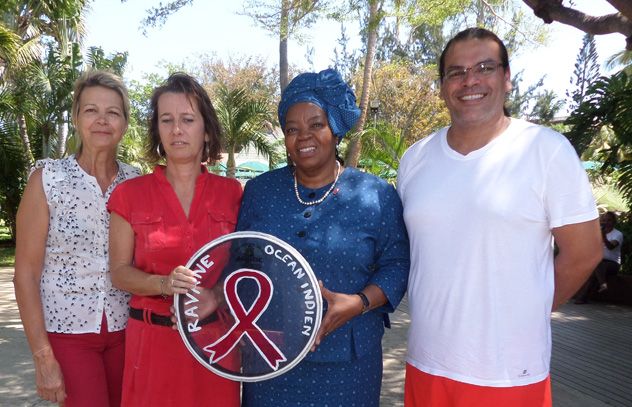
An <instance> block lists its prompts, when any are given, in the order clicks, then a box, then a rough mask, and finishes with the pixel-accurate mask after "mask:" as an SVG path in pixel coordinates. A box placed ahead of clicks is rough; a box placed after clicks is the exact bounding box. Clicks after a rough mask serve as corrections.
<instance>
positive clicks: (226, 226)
mask: <svg viewBox="0 0 632 407" xmlns="http://www.w3.org/2000/svg"><path fill="white" fill-rule="evenodd" d="M241 195H242V188H241V185H240V184H239V183H238V182H237V181H235V180H232V179H228V178H224V177H220V176H217V175H214V174H210V173H208V172H207V171H206V169H204V167H203V169H202V172H201V173H200V175H199V176H198V177H197V180H196V184H195V193H194V196H193V201H192V202H191V208H190V210H189V216H188V218H187V216H186V214H185V212H184V210H183V209H182V206H181V205H180V202H179V200H178V197H177V196H176V194H175V191H174V190H173V188H172V187H171V185H170V184H169V181H168V180H167V178H166V177H165V168H164V167H162V166H157V167H156V168H155V169H154V172H153V173H152V174H149V175H146V176H143V177H138V178H135V179H133V180H130V181H128V182H124V183H122V184H120V185H119V186H118V187H117V188H116V190H115V191H114V192H113V193H112V196H111V197H110V200H109V202H108V210H110V212H114V213H116V214H118V215H119V216H121V217H123V218H124V219H125V220H126V221H127V222H129V224H130V225H131V227H132V229H133V231H134V266H135V267H136V268H138V269H140V270H143V271H144V272H146V273H151V274H160V275H168V274H169V273H170V272H171V271H172V270H173V269H174V268H175V267H176V266H178V265H185V264H186V263H187V261H188V259H189V258H190V257H191V256H192V255H193V254H194V253H195V252H196V251H197V250H198V249H199V248H200V247H201V246H203V245H204V244H206V243H208V242H209V241H211V240H213V239H215V238H217V237H219V236H221V235H224V234H227V233H230V232H232V231H233V230H234V228H235V224H236V220H237V215H238V212H239V205H240V202H241ZM214 278H217V276H214ZM172 302H173V299H172V298H171V297H169V298H167V299H163V298H162V297H161V296H140V295H133V296H132V299H131V301H130V306H132V307H133V308H138V309H148V310H151V312H153V313H155V314H160V315H169V314H170V311H169V306H170V305H171V304H172ZM125 346H126V349H125V371H124V377H123V403H122V404H123V405H127V406H141V405H147V406H150V405H153V406H171V405H174V406H175V405H178V406H182V405H217V406H239V383H237V382H233V381H230V380H227V379H224V378H221V377H219V376H217V375H215V374H214V373H212V372H210V371H209V370H207V369H206V368H204V367H203V366H202V365H201V364H200V363H199V362H198V361H197V360H195V358H194V357H193V356H192V355H191V354H190V353H189V351H188V350H187V348H186V347H185V345H184V343H183V342H182V340H181V338H180V336H179V334H178V332H177V331H174V330H172V329H171V328H169V327H165V326H156V325H151V324H147V323H145V322H142V321H139V320H135V319H129V321H128V325H127V331H126V343H125Z"/></svg>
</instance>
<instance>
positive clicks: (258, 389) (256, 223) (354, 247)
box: [237, 167, 410, 407]
mask: <svg viewBox="0 0 632 407" xmlns="http://www.w3.org/2000/svg"><path fill="white" fill-rule="evenodd" d="M330 186H331V184H330V185H326V186H324V187H322V188H318V189H308V188H303V187H302V186H300V185H299V193H300V195H301V199H303V200H305V201H311V200H315V199H318V198H320V197H321V196H323V194H324V193H325V192H326V191H327V189H328V188H329V187H330ZM237 230H254V231H259V232H265V233H269V234H272V235H275V236H277V237H279V238H281V239H283V240H284V241H286V242H288V243H290V244H291V245H292V246H294V247H295V248H296V249H297V250H298V251H299V252H301V254H302V255H303V256H304V257H305V258H306V259H307V261H309V263H310V264H311V266H312V268H313V270H314V273H315V274H316V277H317V278H318V279H319V280H322V281H323V283H324V286H325V287H326V288H328V289H329V290H331V291H335V292H342V293H347V294H352V293H356V292H358V291H360V290H362V289H363V288H364V287H365V286H366V285H368V284H375V285H377V286H379V287H380V288H381V289H382V291H383V292H384V294H385V295H386V298H387V299H388V302H387V304H386V305H384V306H383V307H380V308H378V309H375V310H372V311H370V312H368V313H366V314H364V315H361V316H358V317H355V318H353V319H352V320H351V321H349V322H348V323H346V324H345V325H343V326H341V327H340V328H338V329H337V330H336V331H334V332H332V333H330V334H329V335H328V336H327V337H325V338H324V340H323V341H322V342H321V344H320V346H319V347H318V349H317V351H316V352H314V353H310V354H309V355H308V356H307V357H306V358H305V359H304V360H303V361H302V362H301V363H299V364H298V365H297V366H296V367H295V368H294V369H292V370H290V371H289V372H287V373H285V374H283V375H281V376H279V377H276V378H273V379H270V380H266V381H263V382H258V383H244V387H243V396H242V405H243V406H249V407H252V406H256V407H259V406H275V407H277V406H318V407H322V406H346V407H348V406H362V407H370V406H376V407H377V406H378V405H379V398H380V387H381V380H382V345H381V340H382V336H383V334H384V325H385V324H388V316H387V312H392V311H393V310H394V309H395V307H397V305H398V304H399V301H400V300H401V298H402V296H403V295H404V292H405V290H406V284H407V281H408V269H409V265H410V260H409V246H408V236H407V233H406V227H405V225H404V221H403V218H402V205H401V202H400V199H399V197H398V195H397V193H396V192H395V189H394V188H393V187H392V186H391V185H389V184H387V183H386V182H384V181H383V180H381V179H379V178H377V177H374V176H372V175H369V174H365V173H363V172H360V171H358V170H356V169H354V168H347V169H345V170H344V172H343V173H342V174H341V175H340V178H339V180H338V184H337V185H336V188H335V189H334V192H333V193H332V194H331V195H330V196H328V197H327V198H326V199H325V200H324V201H323V202H322V203H320V204H318V205H316V206H305V205H303V204H301V203H299V202H298V200H297V199H296V196H295V194H294V190H293V175H292V169H291V168H290V167H285V168H281V169H278V170H274V171H271V172H268V173H265V174H263V175H261V176H259V177H257V178H255V179H253V180H251V181H249V182H248V183H247V184H246V188H245V191H244V196H243V201H242V206H241V211H240V214H239V221H238V224H237ZM325 310H326V303H325Z"/></svg>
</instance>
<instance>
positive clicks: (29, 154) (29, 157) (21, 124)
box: [18, 114, 35, 168]
mask: <svg viewBox="0 0 632 407" xmlns="http://www.w3.org/2000/svg"><path fill="white" fill-rule="evenodd" d="M18 128H19V130H20V138H21V139H22V147H23V148H24V158H25V159H26V164H27V166H28V168H31V167H32V166H33V164H34V163H35V157H33V151H31V140H30V139H29V131H28V128H27V126H26V117H25V116H24V114H20V115H19V116H18Z"/></svg>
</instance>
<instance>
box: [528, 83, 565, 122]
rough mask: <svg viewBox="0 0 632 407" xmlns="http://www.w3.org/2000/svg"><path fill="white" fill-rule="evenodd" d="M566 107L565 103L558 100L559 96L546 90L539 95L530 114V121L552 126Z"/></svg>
mask: <svg viewBox="0 0 632 407" xmlns="http://www.w3.org/2000/svg"><path fill="white" fill-rule="evenodd" d="M563 107H564V101H563V100H561V99H558V97H557V94H556V93H555V92H554V91H552V90H545V91H543V92H540V93H538V95H537V96H536V98H535V104H534V105H533V109H532V110H531V113H530V114H529V117H528V118H529V120H530V121H533V122H536V123H539V124H542V125H545V126H550V125H551V122H552V121H553V119H554V118H555V116H556V115H557V114H558V113H559V112H560V110H562V108H563Z"/></svg>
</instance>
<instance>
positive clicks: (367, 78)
mask: <svg viewBox="0 0 632 407" xmlns="http://www.w3.org/2000/svg"><path fill="white" fill-rule="evenodd" d="M379 5H380V1H379V0H369V21H368V25H369V27H368V28H369V30H368V33H369V34H368V36H367V46H366V58H365V61H364V75H363V77H362V97H361V98H360V112H361V113H360V119H358V123H356V126H355V129H354V132H356V133H359V132H361V131H362V130H363V129H364V124H365V123H366V115H367V110H368V106H369V97H370V96H371V95H370V84H371V75H372V73H373V60H374V59H375V47H376V44H377V31H378V28H379V26H380V22H381V20H382V16H381V12H380V10H379ZM361 152H362V144H361V143H360V138H359V137H355V138H354V139H353V140H351V141H350V142H349V148H348V149H347V156H346V159H345V165H347V166H348V167H357V166H358V161H360V153H361Z"/></svg>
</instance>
